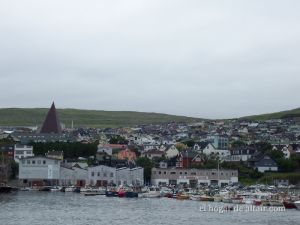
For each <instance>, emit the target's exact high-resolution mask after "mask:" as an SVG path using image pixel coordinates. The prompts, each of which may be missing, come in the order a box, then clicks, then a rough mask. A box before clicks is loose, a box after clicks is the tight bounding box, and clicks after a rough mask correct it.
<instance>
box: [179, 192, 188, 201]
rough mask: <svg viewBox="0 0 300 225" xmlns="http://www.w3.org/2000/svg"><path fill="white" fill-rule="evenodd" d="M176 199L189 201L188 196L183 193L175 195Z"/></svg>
mask: <svg viewBox="0 0 300 225" xmlns="http://www.w3.org/2000/svg"><path fill="white" fill-rule="evenodd" d="M176 199H178V200H188V199H190V196H189V195H188V194H187V193H185V192H182V193H177V195H176Z"/></svg>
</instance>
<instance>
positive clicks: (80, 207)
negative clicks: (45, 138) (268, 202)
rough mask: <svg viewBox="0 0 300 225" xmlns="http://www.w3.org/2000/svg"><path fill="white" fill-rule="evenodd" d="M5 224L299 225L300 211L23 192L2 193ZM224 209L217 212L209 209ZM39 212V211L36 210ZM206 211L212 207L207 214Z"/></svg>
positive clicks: (151, 199)
mask: <svg viewBox="0 0 300 225" xmlns="http://www.w3.org/2000/svg"><path fill="white" fill-rule="evenodd" d="M0 203H1V206H2V207H1V211H0V220H1V223H2V224H6V225H21V224H22V225H23V224H34V225H37V224H44V225H54V224H56V225H62V224H74V225H82V224H85V225H88V224H93V225H97V224H109V223H111V224H133V225H137V224H139V225H145V224H166V225H169V224H174V222H176V224H186V225H192V224H216V225H217V224H220V221H222V224H224V225H229V224H230V225H232V224H257V225H263V224H298V223H299V213H300V212H299V211H297V210H295V209H291V210H285V211H283V212H277V211H276V213H275V212H273V211H249V212H246V213H241V212H237V211H234V210H228V211H224V212H223V213H221V212H220V210H219V209H220V208H221V207H222V208H223V209H226V208H225V207H227V206H231V205H232V206H235V207H236V205H234V204H227V203H222V202H203V201H190V200H176V199H172V198H119V197H112V198H110V197H106V196H105V195H97V196H92V197H87V196H85V195H84V194H78V193H73V192H64V193H63V192H59V191H52V192H44V191H18V192H13V193H11V194H6V195H0ZM209 207H210V208H212V209H218V211H217V210H215V211H209ZM37 208H38V209H39V210H36V209H37ZM203 209H206V211H204V210H203Z"/></svg>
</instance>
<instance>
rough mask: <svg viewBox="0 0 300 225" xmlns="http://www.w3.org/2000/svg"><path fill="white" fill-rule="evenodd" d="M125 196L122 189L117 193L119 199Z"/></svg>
mask: <svg viewBox="0 0 300 225" xmlns="http://www.w3.org/2000/svg"><path fill="white" fill-rule="evenodd" d="M125 195H126V191H125V190H124V189H123V188H121V189H120V190H119V192H118V196H119V197H120V198H124V197H125Z"/></svg>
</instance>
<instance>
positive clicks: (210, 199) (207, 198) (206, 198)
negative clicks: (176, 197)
mask: <svg viewBox="0 0 300 225" xmlns="http://www.w3.org/2000/svg"><path fill="white" fill-rule="evenodd" d="M200 201H203V202H213V201H214V198H213V197H211V196H208V195H201V196H200Z"/></svg>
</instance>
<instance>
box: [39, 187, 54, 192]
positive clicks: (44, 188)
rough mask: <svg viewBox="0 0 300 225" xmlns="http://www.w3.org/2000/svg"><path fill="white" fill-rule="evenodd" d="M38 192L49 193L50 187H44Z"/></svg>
mask: <svg viewBox="0 0 300 225" xmlns="http://www.w3.org/2000/svg"><path fill="white" fill-rule="evenodd" d="M39 191H51V187H48V186H44V187H41V188H40V189H39Z"/></svg>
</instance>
